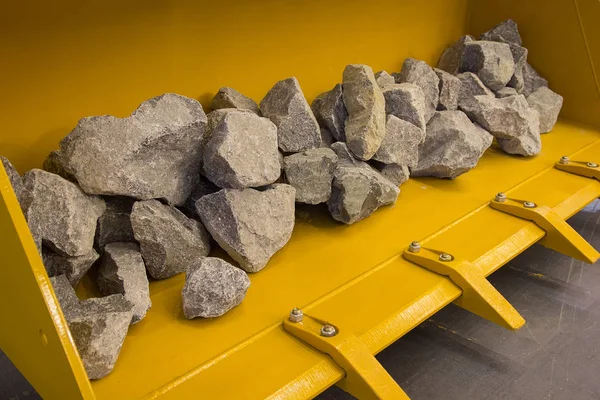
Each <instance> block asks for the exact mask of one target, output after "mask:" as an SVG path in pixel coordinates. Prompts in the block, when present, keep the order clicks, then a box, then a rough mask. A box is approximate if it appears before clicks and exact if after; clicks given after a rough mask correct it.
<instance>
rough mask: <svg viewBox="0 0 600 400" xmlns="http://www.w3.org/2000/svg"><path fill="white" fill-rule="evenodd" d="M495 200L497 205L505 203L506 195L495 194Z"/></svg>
mask: <svg viewBox="0 0 600 400" xmlns="http://www.w3.org/2000/svg"><path fill="white" fill-rule="evenodd" d="M495 200H496V201H497V202H499V203H504V202H505V201H506V194H504V193H502V192H500V193H498V194H496V197H495Z"/></svg>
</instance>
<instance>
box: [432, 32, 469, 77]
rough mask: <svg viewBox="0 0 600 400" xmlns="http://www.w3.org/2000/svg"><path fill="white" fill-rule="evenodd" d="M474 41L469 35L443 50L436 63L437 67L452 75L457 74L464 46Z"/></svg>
mask: <svg viewBox="0 0 600 400" xmlns="http://www.w3.org/2000/svg"><path fill="white" fill-rule="evenodd" d="M474 40H475V38H474V37H473V36H471V35H466V36H461V38H460V39H458V40H457V41H456V43H454V44H453V45H452V46H451V47H448V48H447V49H446V50H444V52H443V53H442V55H441V57H440V60H439V61H438V64H437V67H438V68H439V69H441V70H444V71H446V72H448V73H450V74H452V75H456V74H458V72H459V70H460V64H461V60H462V54H463V50H464V49H465V44H466V43H469V42H472V41H474Z"/></svg>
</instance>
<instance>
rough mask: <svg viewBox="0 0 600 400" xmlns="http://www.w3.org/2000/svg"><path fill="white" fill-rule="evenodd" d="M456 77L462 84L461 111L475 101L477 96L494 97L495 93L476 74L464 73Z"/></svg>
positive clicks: (460, 93)
mask: <svg viewBox="0 0 600 400" xmlns="http://www.w3.org/2000/svg"><path fill="white" fill-rule="evenodd" d="M456 77H457V78H458V79H459V80H460V82H461V86H460V92H459V94H458V108H460V109H461V110H462V109H463V108H464V107H468V106H469V104H470V103H472V102H473V101H475V100H474V99H475V96H494V92H492V91H491V90H490V89H488V88H487V87H486V86H485V85H484V84H483V82H481V79H479V77H477V75H475V74H474V73H472V72H463V73H462V74H458V75H457V76H456Z"/></svg>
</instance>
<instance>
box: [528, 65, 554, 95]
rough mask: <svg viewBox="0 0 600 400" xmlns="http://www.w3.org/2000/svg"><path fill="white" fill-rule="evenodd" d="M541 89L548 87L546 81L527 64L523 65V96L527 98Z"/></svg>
mask: <svg viewBox="0 0 600 400" xmlns="http://www.w3.org/2000/svg"><path fill="white" fill-rule="evenodd" d="M541 87H548V81H547V80H546V79H544V78H542V76H541V75H540V74H538V73H537V71H536V70H535V69H533V67H532V66H531V64H529V63H528V62H526V63H525V67H524V68H523V92H522V94H523V96H525V97H529V96H530V95H531V94H532V93H533V92H535V91H536V90H538V89H539V88H541Z"/></svg>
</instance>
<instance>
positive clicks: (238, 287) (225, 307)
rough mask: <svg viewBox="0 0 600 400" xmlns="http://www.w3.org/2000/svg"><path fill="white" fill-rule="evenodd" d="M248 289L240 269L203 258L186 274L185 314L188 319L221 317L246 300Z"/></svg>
mask: <svg viewBox="0 0 600 400" xmlns="http://www.w3.org/2000/svg"><path fill="white" fill-rule="evenodd" d="M249 287H250V279H249V278H248V275H246V273H245V272H244V271H242V270H241V269H239V268H236V267H234V266H233V265H231V264H229V263H228V262H226V261H224V260H221V259H220V258H213V257H202V258H200V259H198V260H196V262H195V263H194V264H193V265H192V266H190V268H189V269H188V271H187V273H186V275H185V285H184V287H183V290H182V291H181V298H182V303H183V314H184V315H185V317H186V318H188V319H192V318H197V317H202V318H215V317H220V316H221V315H223V314H225V313H226V312H227V311H229V310H231V309H232V308H234V307H236V306H237V305H239V304H240V303H241V302H242V300H244V297H246V292H247V291H248V288H249Z"/></svg>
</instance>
